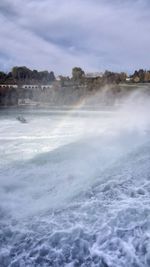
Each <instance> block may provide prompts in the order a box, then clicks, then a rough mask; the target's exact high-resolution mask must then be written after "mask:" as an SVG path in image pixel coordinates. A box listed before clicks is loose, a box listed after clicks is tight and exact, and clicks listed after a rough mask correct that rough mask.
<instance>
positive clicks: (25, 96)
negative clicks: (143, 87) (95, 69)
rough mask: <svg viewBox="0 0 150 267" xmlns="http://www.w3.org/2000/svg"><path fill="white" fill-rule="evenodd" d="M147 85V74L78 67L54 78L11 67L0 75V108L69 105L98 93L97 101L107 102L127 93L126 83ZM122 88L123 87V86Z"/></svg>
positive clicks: (44, 73) (49, 75) (147, 72)
mask: <svg viewBox="0 0 150 267" xmlns="http://www.w3.org/2000/svg"><path fill="white" fill-rule="evenodd" d="M145 82H150V71H144V70H139V71H135V72H134V74H133V75H131V76H130V77H128V76H127V74H126V73H124V72H121V73H115V72H111V71H105V72H104V73H90V74H88V73H85V72H84V70H82V69H81V68H80V67H74V68H73V69H72V76H71V77H68V76H58V77H57V78H56V77H55V75H54V72H53V71H51V72H48V71H37V70H30V69H29V68H27V67H13V68H12V70H11V71H10V72H9V73H5V72H2V71H1V72H0V106H10V105H13V106H14V105H20V104H28V103H30V104H32V103H33V102H34V103H38V105H39V104H40V103H48V104H50V105H72V104H74V103H75V102H76V101H79V100H80V99H82V98H84V97H86V96H89V95H92V94H95V93H97V92H102V88H105V87H107V89H108V88H109V90H105V99H102V95H103V98H104V94H101V99H99V100H98V101H102V100H104V101H105V103H106V102H107V103H110V102H111V101H112V99H117V98H119V97H120V96H122V95H123V94H125V93H128V91H130V90H131V87H130V89H129V87H127V86H126V84H130V83H135V84H137V83H145ZM124 85H125V86H124Z"/></svg>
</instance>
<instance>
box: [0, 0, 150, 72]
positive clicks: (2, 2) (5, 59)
mask: <svg viewBox="0 0 150 267" xmlns="http://www.w3.org/2000/svg"><path fill="white" fill-rule="evenodd" d="M0 25H1V26H0V70H4V71H9V70H10V69H11V68H12V67H13V66H27V67H29V68H31V69H37V70H48V71H51V70H53V71H54V72H55V74H63V75H69V74H70V73H71V69H72V68H73V67H75V66H78V67H81V68H83V69H84V70H85V71H86V72H95V71H100V72H101V71H104V70H111V71H125V72H128V73H132V72H133V71H134V70H135V69H139V68H144V69H150V53H149V52H150V0H25V1H22V0H0Z"/></svg>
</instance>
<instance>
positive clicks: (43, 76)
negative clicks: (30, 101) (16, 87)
mask: <svg viewBox="0 0 150 267" xmlns="http://www.w3.org/2000/svg"><path fill="white" fill-rule="evenodd" d="M54 80H55V75H54V72H53V71H51V72H48V71H46V70H45V71H37V70H30V69H29V68H27V67H13V68H12V70H11V72H9V73H4V72H2V71H1V72H0V83H4V84H5V83H6V84H10V83H12V84H16V83H17V84H19V83H26V84H30V83H31V84H40V83H42V84H47V83H51V82H53V81H54Z"/></svg>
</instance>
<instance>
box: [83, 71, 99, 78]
mask: <svg viewBox="0 0 150 267" xmlns="http://www.w3.org/2000/svg"><path fill="white" fill-rule="evenodd" d="M85 77H86V78H98V77H103V73H102V72H87V73H85Z"/></svg>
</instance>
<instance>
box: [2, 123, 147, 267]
mask: <svg viewBox="0 0 150 267" xmlns="http://www.w3.org/2000/svg"><path fill="white" fill-rule="evenodd" d="M72 119H73V118H71V120H72ZM78 120H79V118H78ZM67 123H68V122H67ZM15 127H16V126H15ZM13 129H15V128H13ZM117 129H118V128H117ZM21 134H23V133H21ZM63 134H64V133H63ZM84 134H85V132H84ZM14 142H15V141H14ZM19 142H20V140H19ZM36 142H37V143H36V144H38V143H39V142H40V141H39V139H38V140H36ZM43 142H45V140H44V141H43ZM16 145H17V144H16V143H14V146H13V148H11V147H10V150H11V149H12V152H13V151H15V149H20V148H19V147H16ZM30 145H31V144H30ZM39 145H40V144H39ZM33 147H35V146H33ZM149 162H150V140H149V132H148V130H147V129H146V131H145V128H144V131H142V132H139V130H137V129H136V130H135V127H134V130H133V128H132V129H131V130H129V129H122V130H119V132H118V130H117V133H116V132H115V133H114V132H112V131H111V133H110V134H108V132H107V131H106V132H105V134H102V135H99V134H98V133H96V134H95V136H93V134H92V136H91V135H90V136H88V137H85V136H84V138H83V136H82V138H78V140H74V141H73V142H70V143H68V144H64V145H62V146H59V147H57V148H55V149H53V150H51V151H49V152H47V151H45V152H40V153H38V154H37V153H36V155H34V156H32V157H28V158H25V157H23V159H19V158H18V159H17V160H14V161H13V160H12V155H9V156H8V155H7V162H6V161H4V163H3V164H2V165H1V169H0V186H1V187H0V266H2V267H6V266H9V267H25V266H26V267H31V266H35V267H40V266H44V267H46V266H55V267H59V266H61V267H63V266H64V267H77V266H81V267H116V266H117V267H126V266H129V267H146V266H147V267H148V266H150V164H149Z"/></svg>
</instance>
